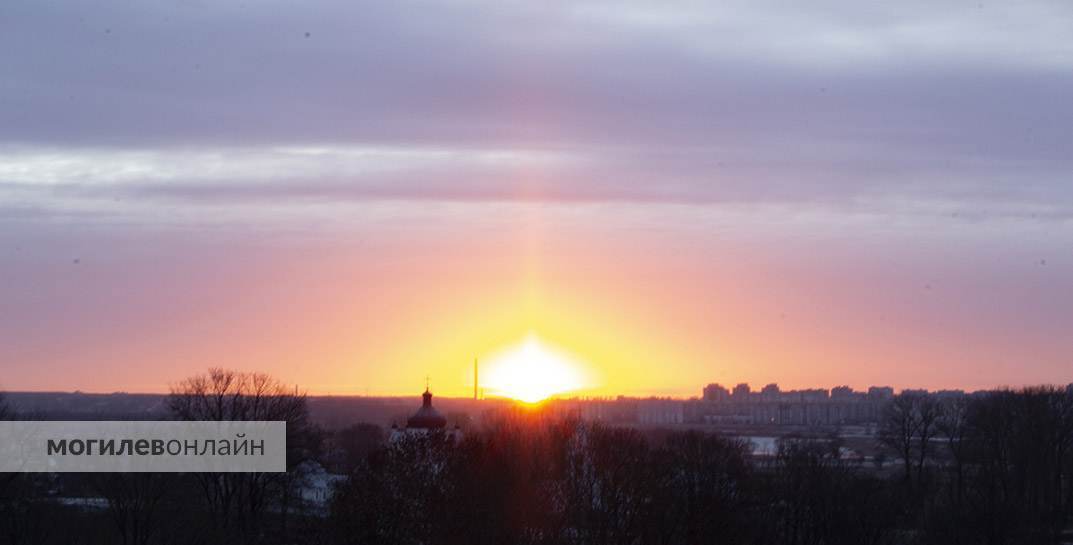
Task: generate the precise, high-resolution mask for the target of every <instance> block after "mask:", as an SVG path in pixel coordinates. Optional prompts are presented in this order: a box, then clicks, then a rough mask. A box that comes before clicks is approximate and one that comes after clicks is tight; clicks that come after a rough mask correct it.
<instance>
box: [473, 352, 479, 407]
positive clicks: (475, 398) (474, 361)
mask: <svg viewBox="0 0 1073 545" xmlns="http://www.w3.org/2000/svg"><path fill="white" fill-rule="evenodd" d="M477 379H478V376H477V358H473V401H477V385H478V384H480V382H479V381H478V380H477Z"/></svg>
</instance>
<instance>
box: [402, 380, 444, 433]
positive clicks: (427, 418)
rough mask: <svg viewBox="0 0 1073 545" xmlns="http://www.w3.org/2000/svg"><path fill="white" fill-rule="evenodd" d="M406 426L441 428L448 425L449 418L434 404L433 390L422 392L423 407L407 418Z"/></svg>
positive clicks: (412, 427) (411, 427)
mask: <svg viewBox="0 0 1073 545" xmlns="http://www.w3.org/2000/svg"><path fill="white" fill-rule="evenodd" d="M406 427H407V428H409V429H439V428H445V427H447V418H446V417H444V416H443V415H442V414H440V411H437V410H436V409H435V407H433V406H432V392H429V391H428V389H426V390H425V393H423V394H421V408H420V409H418V410H417V412H416V413H414V415H413V416H411V417H410V418H408V419H406Z"/></svg>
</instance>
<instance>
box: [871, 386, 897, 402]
mask: <svg viewBox="0 0 1073 545" xmlns="http://www.w3.org/2000/svg"><path fill="white" fill-rule="evenodd" d="M868 397H870V398H872V399H876V400H885V399H890V398H892V397H894V388H891V387H890V386H872V387H870V388H868Z"/></svg>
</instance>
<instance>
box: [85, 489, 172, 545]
mask: <svg viewBox="0 0 1073 545" xmlns="http://www.w3.org/2000/svg"><path fill="white" fill-rule="evenodd" d="M91 483H92V486H93V487H94V489H96V490H97V492H98V493H99V494H100V495H101V496H102V497H104V498H106V499H107V500H108V514H109V515H110V516H111V518H112V522H113V523H114V524H115V527H116V531H117V532H118V533H119V537H120V543H123V545H144V544H146V543H149V542H150V540H151V539H153V536H154V535H155V534H156V533H157V531H158V529H157V523H158V522H159V520H158V518H159V517H160V516H161V513H160V511H161V504H162V503H163V501H164V499H165V497H166V496H167V495H168V493H169V491H170V490H171V489H172V487H174V485H175V476H174V474H171V473H102V474H97V475H94V476H93V478H92V480H91Z"/></svg>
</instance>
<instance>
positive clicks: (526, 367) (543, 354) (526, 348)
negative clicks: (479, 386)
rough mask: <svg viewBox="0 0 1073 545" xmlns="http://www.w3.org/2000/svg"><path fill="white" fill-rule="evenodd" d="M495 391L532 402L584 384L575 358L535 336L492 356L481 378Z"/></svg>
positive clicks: (575, 388) (581, 386)
mask: <svg viewBox="0 0 1073 545" xmlns="http://www.w3.org/2000/svg"><path fill="white" fill-rule="evenodd" d="M483 382H484V383H485V385H486V386H487V387H488V389H489V390H490V391H491V392H492V393H494V394H496V395H502V396H506V397H510V398H513V399H518V400H521V401H524V402H526V403H536V402H538V401H542V400H544V399H547V398H549V397H551V396H553V395H555V394H561V393H565V392H569V391H573V390H578V389H581V388H583V387H584V386H585V381H584V379H583V377H582V373H581V370H580V368H579V365H578V363H577V362H576V361H574V360H573V359H571V358H570V357H569V356H567V355H566V354H564V353H562V352H560V351H558V350H555V349H554V348H551V347H549V346H547V345H545V344H544V343H542V342H541V341H540V339H539V338H537V337H536V336H535V335H530V336H529V337H527V338H526V339H525V340H524V341H523V342H522V343H521V344H520V345H518V346H516V347H514V348H511V349H508V350H506V351H504V352H502V353H500V354H498V355H496V356H494V357H493V358H492V360H491V361H490V362H489V364H488V369H487V371H485V379H484V380H483Z"/></svg>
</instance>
